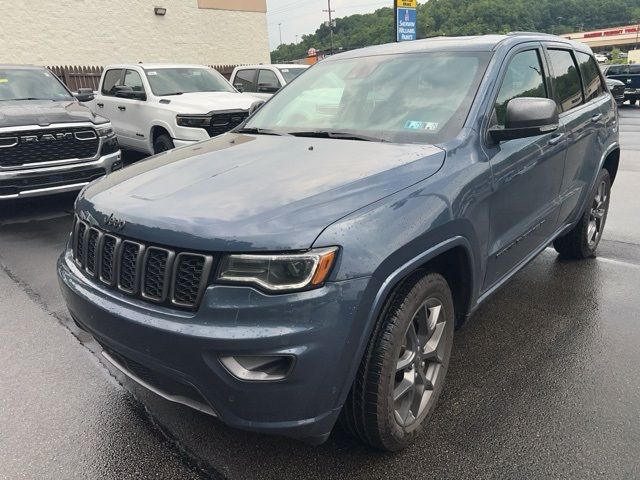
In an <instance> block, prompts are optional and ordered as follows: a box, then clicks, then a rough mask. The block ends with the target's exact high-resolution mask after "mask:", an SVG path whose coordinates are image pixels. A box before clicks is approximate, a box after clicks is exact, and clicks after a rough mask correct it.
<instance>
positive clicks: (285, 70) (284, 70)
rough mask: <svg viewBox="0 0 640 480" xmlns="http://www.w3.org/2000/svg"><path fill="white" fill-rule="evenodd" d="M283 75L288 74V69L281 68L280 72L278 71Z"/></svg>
mask: <svg viewBox="0 0 640 480" xmlns="http://www.w3.org/2000/svg"><path fill="white" fill-rule="evenodd" d="M280 71H281V72H283V73H289V69H288V68H283V69H282V70H280Z"/></svg>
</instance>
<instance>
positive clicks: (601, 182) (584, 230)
mask: <svg viewBox="0 0 640 480" xmlns="http://www.w3.org/2000/svg"><path fill="white" fill-rule="evenodd" d="M610 198H611V176H610V175H609V172H608V171H607V169H605V168H603V169H602V170H600V174H599V175H598V181H597V182H596V188H595V191H594V192H593V193H592V194H591V201H590V203H589V206H588V207H587V210H586V211H585V212H584V215H582V218H581V219H580V222H578V224H577V225H576V226H575V227H573V230H571V231H570V232H569V233H567V234H566V235H564V236H562V237H559V238H557V239H556V240H555V241H554V242H553V247H554V248H555V249H556V251H557V252H558V253H559V254H560V256H562V257H565V258H574V259H583V258H589V257H593V256H594V255H595V253H596V249H597V248H598V244H599V243H600V240H601V239H602V233H603V232H604V226H605V224H606V222H607V214H608V213H609V200H610Z"/></svg>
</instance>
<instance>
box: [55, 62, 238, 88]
mask: <svg viewBox="0 0 640 480" xmlns="http://www.w3.org/2000/svg"><path fill="white" fill-rule="evenodd" d="M210 67H212V68H215V69H216V70H218V71H219V72H220V73H221V74H222V75H224V77H225V78H226V79H227V80H229V78H231V73H232V72H233V69H234V68H235V67H236V65H210ZM47 68H49V69H50V70H51V71H52V72H53V73H54V74H55V75H56V76H57V77H58V78H59V79H60V80H62V83H64V84H65V85H66V86H67V88H68V89H69V90H71V91H72V92H76V91H78V89H79V88H91V89H92V90H98V85H99V84H100V77H101V76H102V71H103V70H104V67H101V66H78V65H56V66H49V67H47Z"/></svg>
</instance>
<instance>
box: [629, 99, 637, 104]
mask: <svg viewBox="0 0 640 480" xmlns="http://www.w3.org/2000/svg"><path fill="white" fill-rule="evenodd" d="M637 102H638V100H637V99H636V98H632V99H631V100H629V105H635V104H636V103H637Z"/></svg>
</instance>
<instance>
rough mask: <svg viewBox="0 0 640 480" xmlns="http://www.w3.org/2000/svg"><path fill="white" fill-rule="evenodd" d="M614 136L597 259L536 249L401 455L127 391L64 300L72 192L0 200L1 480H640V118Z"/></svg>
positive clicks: (470, 328)
mask: <svg viewBox="0 0 640 480" xmlns="http://www.w3.org/2000/svg"><path fill="white" fill-rule="evenodd" d="M621 134H622V135H621V137H622V148H623V156H622V160H621V165H620V172H619V174H618V177H617V179H616V183H615V185H614V187H613V196H612V204H611V211H610V216H609V219H608V224H607V229H606V231H605V236H604V239H603V242H602V244H601V246H600V250H599V256H598V258H597V259H593V260H589V261H586V262H570V261H561V260H559V259H558V257H557V256H556V254H555V251H553V250H551V249H548V250H547V251H545V252H544V253H543V254H542V255H541V256H540V257H538V258H537V259H536V260H535V261H534V262H533V263H532V264H531V265H529V266H528V267H527V268H526V269H524V270H523V271H522V272H521V273H519V274H518V275H517V276H516V277H515V279H514V280H513V281H512V282H510V283H509V284H508V285H507V286H506V288H504V289H503V290H501V291H500V292H499V293H498V294H497V295H496V296H494V297H493V298H492V299H491V300H490V301H489V302H487V303H486V304H485V305H484V306H483V307H482V308H481V309H480V311H478V312H477V313H476V314H475V315H474V316H473V318H472V319H471V321H470V322H468V323H467V324H466V325H465V326H464V327H463V328H462V329H461V330H460V331H459V332H458V333H457V337H456V344H455V346H454V352H453V360H452V366H451V368H450V371H449V374H448V381H447V384H446V387H445V391H444V394H443V396H442V398H441V400H440V405H439V407H438V408H437V410H436V412H435V415H434V416H433V418H432V420H431V423H430V425H429V426H428V428H427V429H426V431H425V433H424V434H423V435H422V437H421V438H420V440H419V441H418V442H417V443H416V444H415V445H413V446H412V447H410V448H408V449H407V450H406V451H404V452H402V453H399V454H382V453H380V452H376V451H373V450H371V449H369V448H367V447H364V446H361V445H360V444H359V443H357V442H356V441H355V440H353V439H351V438H350V437H348V436H347V435H346V434H345V433H343V432H342V431H341V430H340V429H339V428H337V429H336V430H335V431H334V433H333V434H332V436H331V438H330V439H329V441H328V442H327V443H326V444H324V445H322V446H320V447H310V446H306V445H303V444H299V443H296V442H293V441H290V440H286V439H281V438H275V437H269V436H261V435H257V434H253V433H246V432H240V431H236V430H232V429H230V428H227V427H225V426H224V425H222V424H221V423H220V422H218V421H217V420H215V419H212V418H210V417H208V416H206V415H204V414H201V413H198V412H196V411H192V410H190V409H188V408H186V407H183V406H180V405H175V404H171V403H168V402H167V401H165V400H163V399H161V398H159V397H157V396H155V395H154V394H152V393H149V392H146V391H144V390H143V389H141V388H139V387H137V386H136V385H134V384H133V383H132V382H131V381H129V380H127V379H125V378H124V377H123V376H122V375H120V374H119V373H117V372H115V371H114V370H113V369H111V368H108V367H106V366H105V365H104V361H103V360H101V358H100V355H99V350H98V348H97V346H96V344H95V343H94V342H93V341H92V339H91V338H90V337H88V336H87V335H86V334H83V333H82V332H80V331H79V330H78V329H77V328H76V327H75V326H74V325H73V324H72V323H71V321H70V319H69V317H68V315H67V312H66V308H65V305H64V303H63V300H62V298H61V295H60V293H59V289H58V284H57V279H56V273H55V262H56V259H57V257H58V255H59V253H60V252H61V251H62V249H63V247H64V244H65V242H66V239H67V237H68V232H69V230H70V226H71V222H72V208H73V199H74V197H73V195H65V196H62V197H57V198H47V199H44V200H43V199H35V200H32V201H20V202H14V203H3V204H0V298H1V305H2V310H1V311H0V336H1V337H2V345H3V349H2V350H0V362H2V369H1V370H0V391H1V392H2V394H1V395H0V464H1V465H3V468H2V471H1V472H0V478H8V479H9V478H11V479H14V478H210V477H212V478H231V479H244V478H273V479H287V478H291V479H302V478H324V479H330V478H367V479H372V478H381V479H382V478H385V479H386V478H401V477H402V478H416V479H417V478H427V477H433V478H474V479H475V478H600V477H603V478H624V479H631V478H639V477H640V456H639V453H640V450H639V445H640V422H638V418H639V416H640V369H639V368H638V365H639V364H640V348H638V342H639V341H640V322H639V320H640V313H639V312H640V297H639V296H638V286H639V285H640V222H638V212H639V211H640V194H639V189H640V108H636V107H630V106H628V105H627V106H625V107H624V108H623V109H622V110H621ZM137 159H138V158H134V157H131V156H129V157H128V158H127V160H128V161H129V162H131V161H133V160H137Z"/></svg>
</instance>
